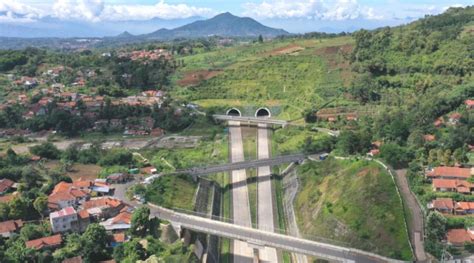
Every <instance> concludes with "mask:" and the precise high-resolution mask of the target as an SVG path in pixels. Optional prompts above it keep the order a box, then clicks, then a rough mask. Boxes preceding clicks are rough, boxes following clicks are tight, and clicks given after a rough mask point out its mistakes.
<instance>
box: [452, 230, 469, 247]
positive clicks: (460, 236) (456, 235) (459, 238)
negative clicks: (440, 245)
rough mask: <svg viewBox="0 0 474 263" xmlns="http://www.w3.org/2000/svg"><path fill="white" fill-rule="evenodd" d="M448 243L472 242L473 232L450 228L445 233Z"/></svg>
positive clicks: (461, 243) (458, 244)
mask: <svg viewBox="0 0 474 263" xmlns="http://www.w3.org/2000/svg"><path fill="white" fill-rule="evenodd" d="M446 239H447V240H448V244H450V245H453V246H463V245H464V244H465V243H472V242H473V241H474V233H473V231H472V230H466V229H464V228H462V229H450V230H448V233H447V235H446Z"/></svg>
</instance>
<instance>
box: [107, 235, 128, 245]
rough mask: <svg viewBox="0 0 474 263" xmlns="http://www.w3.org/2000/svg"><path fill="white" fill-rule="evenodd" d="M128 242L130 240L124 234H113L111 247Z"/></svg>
mask: <svg viewBox="0 0 474 263" xmlns="http://www.w3.org/2000/svg"><path fill="white" fill-rule="evenodd" d="M127 240H128V238H127V236H126V235H125V233H124V232H121V233H116V234H113V235H112V238H111V240H110V246H111V247H116V246H118V245H120V244H123V243H125V241H127Z"/></svg>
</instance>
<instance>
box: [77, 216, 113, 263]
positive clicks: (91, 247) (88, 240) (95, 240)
mask: <svg viewBox="0 0 474 263" xmlns="http://www.w3.org/2000/svg"><path fill="white" fill-rule="evenodd" d="M108 240H109V237H108V235H107V232H106V231H105V228H104V227H103V226H101V225H99V224H97V223H93V224H90V225H89V226H87V229H86V232H84V234H83V235H82V237H81V241H82V254H83V256H84V258H85V260H86V261H88V262H89V261H98V260H101V259H105V258H106V257H107V251H106V248H107V243H108Z"/></svg>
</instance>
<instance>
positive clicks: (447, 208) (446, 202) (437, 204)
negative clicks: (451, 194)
mask: <svg viewBox="0 0 474 263" xmlns="http://www.w3.org/2000/svg"><path fill="white" fill-rule="evenodd" d="M428 209H430V210H436V211H438V212H440V213H442V214H452V213H453V211H454V202H453V199H451V198H437V199H435V200H433V201H431V203H429V204H428Z"/></svg>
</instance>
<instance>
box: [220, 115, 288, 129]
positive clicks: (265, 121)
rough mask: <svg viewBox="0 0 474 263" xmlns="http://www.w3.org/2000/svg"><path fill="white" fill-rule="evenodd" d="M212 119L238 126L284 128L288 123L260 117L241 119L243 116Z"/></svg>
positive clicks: (225, 116)
mask: <svg viewBox="0 0 474 263" xmlns="http://www.w3.org/2000/svg"><path fill="white" fill-rule="evenodd" d="M212 117H214V119H216V120H221V121H236V122H239V123H240V124H259V123H263V124H274V125H281V126H283V127H284V126H286V125H288V121H284V120H277V119H271V118H262V117H243V116H232V115H212Z"/></svg>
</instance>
